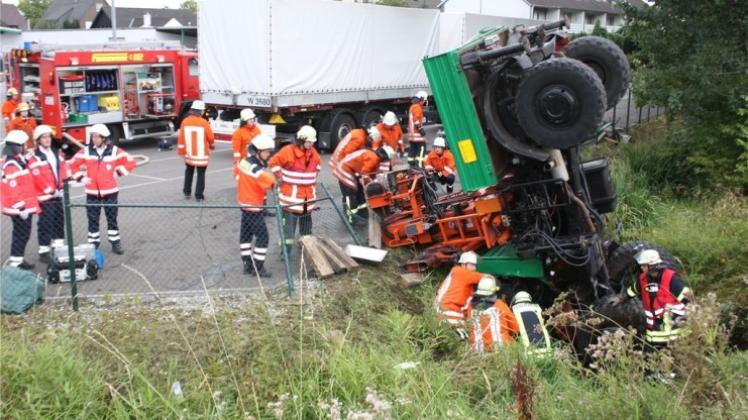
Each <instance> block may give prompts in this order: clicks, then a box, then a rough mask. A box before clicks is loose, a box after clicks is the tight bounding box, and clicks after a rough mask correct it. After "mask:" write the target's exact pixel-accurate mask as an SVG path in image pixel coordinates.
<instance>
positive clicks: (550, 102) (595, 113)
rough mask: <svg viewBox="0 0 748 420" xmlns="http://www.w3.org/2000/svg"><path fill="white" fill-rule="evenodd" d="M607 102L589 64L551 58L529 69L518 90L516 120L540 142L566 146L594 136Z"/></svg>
mask: <svg viewBox="0 0 748 420" xmlns="http://www.w3.org/2000/svg"><path fill="white" fill-rule="evenodd" d="M606 103H607V102H606V97H605V88H604V87H603V84H602V82H601V81H600V78H599V77H597V75H596V74H595V72H594V71H592V69H591V68H590V67H588V66H586V65H584V64H583V63H582V62H581V61H577V60H573V59H570V58H554V59H550V60H547V61H543V62H541V63H538V64H537V65H536V66H535V67H533V68H531V69H530V70H528V72H527V76H526V77H525V79H524V80H523V81H522V83H521V84H520V86H519V90H518V92H517V120H518V121H519V125H520V126H521V127H522V129H523V130H524V131H525V133H526V134H527V135H528V136H529V137H530V138H532V139H533V140H534V141H535V142H536V143H538V144H539V145H541V146H544V147H547V148H550V149H568V148H570V147H573V146H576V145H578V144H580V143H582V142H584V141H585V140H588V139H589V138H591V137H592V136H593V134H594V133H595V131H596V130H597V128H598V127H599V126H600V123H601V122H602V120H603V115H604V114H605V104H606Z"/></svg>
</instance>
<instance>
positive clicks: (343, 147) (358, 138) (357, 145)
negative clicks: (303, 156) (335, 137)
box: [328, 128, 380, 173]
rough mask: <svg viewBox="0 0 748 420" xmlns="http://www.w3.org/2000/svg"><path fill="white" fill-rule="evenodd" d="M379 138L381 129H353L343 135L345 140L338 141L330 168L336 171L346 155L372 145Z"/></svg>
mask: <svg viewBox="0 0 748 420" xmlns="http://www.w3.org/2000/svg"><path fill="white" fill-rule="evenodd" d="M379 138H380V134H379V130H372V129H368V130H367V129H363V128H356V129H354V130H351V132H350V133H348V135H346V136H345V137H343V140H340V143H338V146H337V147H335V150H334V151H333V152H332V155H331V156H330V161H329V162H328V165H330V169H332V171H333V173H334V172H335V170H336V169H337V168H338V166H339V165H340V162H342V161H343V159H345V157H346V156H348V155H350V154H351V153H353V152H355V151H357V150H361V149H364V148H366V147H372V146H373V145H374V142H376V141H378V140H379Z"/></svg>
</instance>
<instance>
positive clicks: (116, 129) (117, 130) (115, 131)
mask: <svg viewBox="0 0 748 420" xmlns="http://www.w3.org/2000/svg"><path fill="white" fill-rule="evenodd" d="M107 128H109V132H110V133H111V136H110V137H109V138H110V139H111V141H112V144H113V145H115V146H118V145H119V143H120V140H121V139H122V137H124V136H125V131H124V130H122V124H110V125H108V126H107Z"/></svg>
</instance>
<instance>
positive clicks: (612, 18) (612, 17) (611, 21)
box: [607, 15, 617, 26]
mask: <svg viewBox="0 0 748 420" xmlns="http://www.w3.org/2000/svg"><path fill="white" fill-rule="evenodd" d="M616 17H617V16H616V15H608V19H607V20H608V22H607V25H608V26H615V25H616Z"/></svg>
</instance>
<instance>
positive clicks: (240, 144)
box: [231, 108, 261, 163]
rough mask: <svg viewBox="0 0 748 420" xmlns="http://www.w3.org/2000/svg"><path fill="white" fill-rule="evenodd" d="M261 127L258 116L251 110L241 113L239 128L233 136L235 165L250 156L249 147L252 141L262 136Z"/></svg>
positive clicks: (247, 109)
mask: <svg viewBox="0 0 748 420" xmlns="http://www.w3.org/2000/svg"><path fill="white" fill-rule="evenodd" d="M260 133H261V132H260V126H259V125H257V115H255V112H254V111H253V110H251V109H249V108H244V109H242V110H241V112H240V113H239V128H237V129H236V130H235V131H234V134H232V135H231V150H233V152H234V163H236V162H238V161H240V160H242V159H244V158H246V157H247V156H248V154H249V145H250V143H252V139H254V138H255V137H257V136H258V135H260Z"/></svg>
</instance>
